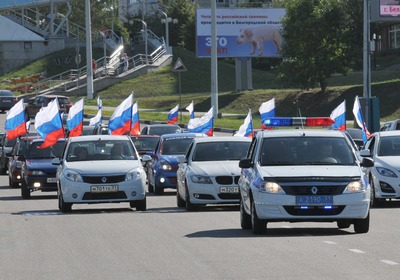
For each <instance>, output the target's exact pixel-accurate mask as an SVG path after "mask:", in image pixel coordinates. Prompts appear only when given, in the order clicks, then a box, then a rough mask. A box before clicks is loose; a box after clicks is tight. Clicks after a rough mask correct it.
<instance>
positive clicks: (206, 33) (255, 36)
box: [196, 8, 285, 57]
mask: <svg viewBox="0 0 400 280" xmlns="http://www.w3.org/2000/svg"><path fill="white" fill-rule="evenodd" d="M215 14H216V31H217V32H216V33H217V35H216V36H217V56H218V57H281V48H282V36H281V34H280V22H281V17H282V16H284V14H285V9H260V8H258V9H217V10H216V13H215ZM196 55H197V56H198V57H210V56H211V9H209V8H207V9H205V8H202V9H197V11H196Z"/></svg>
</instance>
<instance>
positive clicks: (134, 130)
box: [131, 102, 140, 136]
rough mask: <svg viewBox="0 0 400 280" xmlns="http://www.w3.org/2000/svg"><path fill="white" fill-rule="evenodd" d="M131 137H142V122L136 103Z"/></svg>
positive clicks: (133, 109)
mask: <svg viewBox="0 0 400 280" xmlns="http://www.w3.org/2000/svg"><path fill="white" fill-rule="evenodd" d="M131 135H133V136H139V135H140V122H139V111H138V103H137V102H136V103H135V104H133V106H132V128H131Z"/></svg>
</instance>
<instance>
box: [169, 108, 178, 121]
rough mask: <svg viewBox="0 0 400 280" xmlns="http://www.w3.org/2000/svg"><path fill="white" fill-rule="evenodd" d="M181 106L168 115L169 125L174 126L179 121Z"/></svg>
mask: <svg viewBox="0 0 400 280" xmlns="http://www.w3.org/2000/svg"><path fill="white" fill-rule="evenodd" d="M178 112H179V105H176V106H175V107H174V108H172V109H171V111H169V113H168V124H174V123H176V122H177V121H178Z"/></svg>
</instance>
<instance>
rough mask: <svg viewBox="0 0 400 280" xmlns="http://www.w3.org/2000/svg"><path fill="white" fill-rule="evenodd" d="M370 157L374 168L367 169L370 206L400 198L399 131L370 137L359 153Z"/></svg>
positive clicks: (378, 133)
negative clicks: (369, 186)
mask: <svg viewBox="0 0 400 280" xmlns="http://www.w3.org/2000/svg"><path fill="white" fill-rule="evenodd" d="M360 155H361V156H371V157H372V158H373V160H374V162H375V165H374V167H372V168H369V169H368V178H369V182H370V185H371V206H381V205H382V204H383V203H384V202H385V200H386V199H398V198H400V131H399V130H393V131H380V132H376V133H374V134H372V135H371V137H370V138H369V139H368V141H367V142H366V143H365V145H364V150H362V151H360Z"/></svg>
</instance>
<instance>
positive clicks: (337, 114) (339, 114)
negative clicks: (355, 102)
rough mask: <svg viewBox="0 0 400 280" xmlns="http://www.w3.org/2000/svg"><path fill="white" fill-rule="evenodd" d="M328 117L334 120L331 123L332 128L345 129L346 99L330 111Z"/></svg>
mask: <svg viewBox="0 0 400 280" xmlns="http://www.w3.org/2000/svg"><path fill="white" fill-rule="evenodd" d="M330 117H331V119H332V120H334V121H335V123H334V124H333V125H332V128H333V129H337V130H346V100H345V101H343V102H342V103H340V104H339V106H337V107H336V108H335V110H333V111H332V113H331V116H330Z"/></svg>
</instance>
